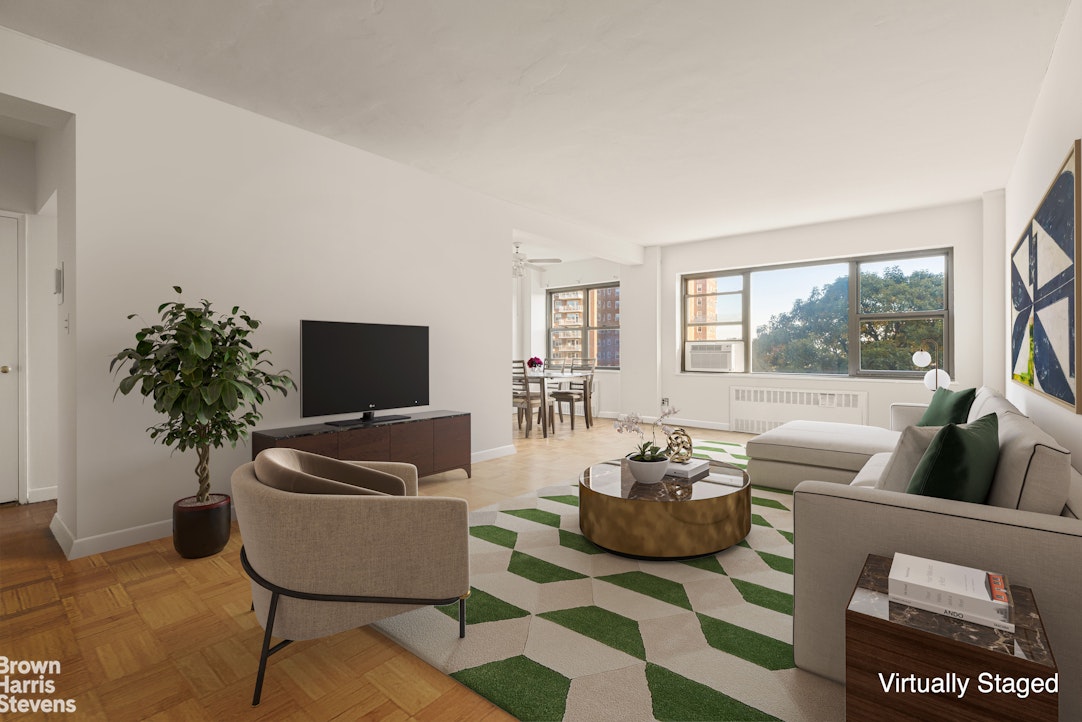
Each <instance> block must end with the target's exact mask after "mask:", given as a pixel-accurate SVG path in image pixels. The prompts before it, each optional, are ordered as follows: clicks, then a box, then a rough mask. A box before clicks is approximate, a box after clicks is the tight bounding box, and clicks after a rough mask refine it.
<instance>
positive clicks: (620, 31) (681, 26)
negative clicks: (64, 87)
mask: <svg viewBox="0 0 1082 722" xmlns="http://www.w3.org/2000/svg"><path fill="white" fill-rule="evenodd" d="M1068 4H1069V0H1024V1H1019V0H819V1H817V2H813V1H809V0H678V1H676V0H659V1H647V0H565V1H561V0H369V1H368V2H361V1H360V0H318V1H317V2H304V3H301V2H285V1H278V2H276V1H274V0H230V1H229V2H221V0H184V1H183V2H177V1H176V0H95V1H94V2H71V0H0V25H4V26H7V27H9V28H12V29H15V30H18V31H20V32H23V33H26V34H28V35H32V36H36V37H39V38H42V39H44V40H47V41H49V42H52V43H55V44H57V45H61V46H64V47H67V48H70V49H72V50H75V51H78V52H80V53H85V54H87V55H91V56H94V57H98V58H101V59H103V60H106V61H109V62H112V63H115V64H117V65H121V66H124V67H127V68H130V69H132V70H135V71H138V72H140V73H144V74H146V75H150V76H153V77H157V78H160V79H162V80H165V81H168V82H170V83H175V84H176V85H180V86H183V87H186V88H189V89H191V90H194V91H197V92H200V93H203V94H206V95H209V96H212V97H215V98H219V99H221V100H224V101H227V102H229V103H232V104H234V105H238V106H241V107H244V108H248V109H250V110H253V111H256V112H258V113H261V114H264V115H267V116H270V117H273V118H277V119H279V120H281V121H284V122H286V123H289V124H292V125H295V126H299V127H302V128H306V129H308V130H311V131H314V132H316V133H320V134H322V135H326V136H329V137H332V138H336V139H338V140H341V141H343V142H345V143H349V144H352V145H355V146H358V147H360V148H364V149H366V150H368V151H371V152H373V153H376V154H379V155H382V156H386V157H388V158H392V159H396V160H398V161H401V162H403V163H407V164H410V165H413V166H416V167H418V168H421V169H424V170H426V171H430V172H432V173H434V174H436V175H439V176H443V177H445V178H448V179H450V180H453V181H455V182H457V183H460V184H463V185H465V186H468V187H472V188H475V189H478V190H480V191H483V192H486V193H489V194H491V195H494V196H498V197H501V198H505V199H508V200H511V201H514V202H517V203H520V204H522V205H525V206H530V207H533V208H538V209H541V210H545V211H548V212H551V213H554V214H557V215H559V216H562V217H565V218H569V219H573V220H576V221H578V222H580V223H582V224H584V225H587V226H591V227H594V228H597V229H600V230H603V231H605V232H607V233H609V234H611V235H614V236H616V237H619V238H623V239H626V240H633V241H637V242H640V243H646V244H664V243H673V242H679V241H686V240H693V239H699V238H709V237H716V236H722V235H729V234H734V233H740V232H747V231H754V230H762V229H766V228H777V227H784V226H791V225H798V224H805V223H812V222H817V221H824V220H831V219H836V218H844V217H850V216H854V215H868V214H872V213H879V212H886V211H891V210H899V209H905V208H913V207H920V206H925V205H933V204H938V203H946V202H952V201H956V200H961V199H967V198H974V197H977V196H979V195H980V194H981V193H983V192H984V191H988V190H993V189H996V188H1001V187H1003V185H1004V184H1005V182H1006V180H1007V174H1008V172H1009V170H1010V167H1011V164H1012V163H1013V161H1014V158H1015V155H1016V153H1017V151H1018V148H1019V146H1020V143H1021V139H1022V135H1023V132H1024V130H1025V125H1026V122H1027V120H1028V117H1029V112H1030V110H1031V108H1032V107H1033V103H1034V100H1035V98H1036V96H1037V91H1038V88H1039V84H1040V82H1041V79H1042V77H1043V75H1044V72H1045V68H1046V66H1047V64H1048V60H1049V57H1050V55H1051V52H1052V47H1053V45H1054V43H1055V40H1056V35H1057V32H1058V30H1059V27H1060V24H1061V22H1062V20H1063V17H1064V14H1065V12H1066V8H1067V5H1068ZM526 250H527V252H528V253H531V254H533V253H535V251H534V250H533V249H529V248H528V249H526ZM565 257H566V254H565Z"/></svg>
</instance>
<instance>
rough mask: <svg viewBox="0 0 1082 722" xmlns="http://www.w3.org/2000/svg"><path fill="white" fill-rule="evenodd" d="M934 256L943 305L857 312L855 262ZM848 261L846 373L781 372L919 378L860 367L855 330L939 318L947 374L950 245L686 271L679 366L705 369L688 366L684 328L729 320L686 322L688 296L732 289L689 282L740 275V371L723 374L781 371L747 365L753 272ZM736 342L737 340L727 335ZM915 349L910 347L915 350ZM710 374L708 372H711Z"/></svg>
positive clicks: (950, 356) (950, 366)
mask: <svg viewBox="0 0 1082 722" xmlns="http://www.w3.org/2000/svg"><path fill="white" fill-rule="evenodd" d="M933 256H942V257H943V276H944V278H943V306H944V308H943V309H941V310H937V311H907V312H901V313H861V312H860V266H861V264H864V263H884V262H890V261H905V260H910V259H914V258H928V257H933ZM842 263H844V264H847V265H848V268H849V287H848V292H849V314H848V319H847V330H848V344H849V357H848V373H847V374H846V375H845V376H844V377H843V376H842V375H841V374H785V375H786V376H829V377H831V378H846V377H847V378H894V379H907V380H908V379H919V378H922V377H923V376H924V374H925V373H926V372H927V371H926V370H925V369H915V370H912V371H910V370H904V371H888V370H871V369H869V370H862V369H861V368H860V352H861V346H860V329H861V326H862V324H864V323H867V322H874V321H897V320H928V319H932V320H942V323H943V343H942V344H940V349H939V355H940V358H941V360H942V363H940V364H938V367H939V368H941V369H943V370H945V371H946V372H947V373H949V374H951V375H952V376H953V375H954V249H953V248H951V247H941V248H928V249H922V250H913V251H899V252H891V253H876V254H868V255H861V256H848V257H842V258H823V259H818V260H814V261H800V262H795V263H782V264H776V265H770V266H748V267H745V268H734V269H727V270H719V271H703V272H697V273H686V274H681V276H680V320H681V331H680V339H681V343H680V371H681V373H690V374H698V373H707V372H698V371H688V370H687V343H688V341H689V340H695V339H689V338H688V330H689V329H690V328H693V327H697V326H718V325H732V324H731V323H730V324H721V323H691V322H689V319H688V305H689V300H690V299H694V298H697V297H698V298H706V297H713V296H718V295H732V294H733V293H734V292H725V293H724V294H721V293H711V294H690V293H688V282H689V281H694V280H696V279H700V278H725V277H736V276H739V277H741V278H742V284H743V285H742V296H741V303H742V308H741V317H742V320H741V326H742V329H743V330H742V333H743V338H742V339H739V340H740V341H742V342H743V344H744V370H743V371H730V372H724V373H732V374H761V375H766V374H774V373H780V372H772V371H754V370H752V356H753V349H752V339H751V314H750V309H751V296H752V288H751V276H752V274H753V273H757V272H763V271H777V270H784V269H788V268H807V267H812V266H825V265H836V264H842ZM727 340H733V341H736V340H738V339H727ZM916 350H917V349H914V351H916ZM711 373H713V372H711Z"/></svg>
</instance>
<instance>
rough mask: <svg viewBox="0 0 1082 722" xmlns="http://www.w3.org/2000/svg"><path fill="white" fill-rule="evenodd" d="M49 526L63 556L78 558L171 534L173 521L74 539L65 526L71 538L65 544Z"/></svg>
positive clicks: (157, 522)
mask: <svg viewBox="0 0 1082 722" xmlns="http://www.w3.org/2000/svg"><path fill="white" fill-rule="evenodd" d="M59 518H60V517H58V516H54V517H53V520H54V523H55V522H56V520H58V519H59ZM61 526H63V522H61ZM49 528H50V529H52V531H53V536H55V537H56V540H57V541H58V542H59V543H60V548H61V549H63V550H64V554H65V556H67V558H68V559H78V558H80V557H88V556H90V555H91V554H101V553H102V552H108V551H112V550H113V549H121V548H123V547H130V546H132V545H133V544H142V543H143V542H148V541H154V540H155V539H161V538H162V537H167V536H172V534H173V521H172V520H171V519H169V520H167V521H156V522H154V523H152V524H143V525H142V526H135V527H132V528H131V529H120V530H118V531H112V532H108V533H106V534H96V535H94V536H88V537H84V538H82V539H74V538H73V537H72V536H71V532H70V531H68V529H67V527H63V529H64V532H65V533H66V536H67V539H70V540H71V542H70V543H68V544H67V546H65V540H64V539H61V538H60V536H59V535H58V533H57V529H56V528H54V526H53V525H52V524H50V526H49Z"/></svg>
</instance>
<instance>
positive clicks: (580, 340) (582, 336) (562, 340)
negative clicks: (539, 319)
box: [548, 284, 620, 368]
mask: <svg viewBox="0 0 1082 722" xmlns="http://www.w3.org/2000/svg"><path fill="white" fill-rule="evenodd" d="M548 309H549V318H548V330H549V350H548V357H549V358H551V359H563V360H572V359H576V358H596V359H597V367H598V368H619V367H620V285H619V284H605V285H599V286H579V287H576V288H564V289H559V290H553V291H549V292H548Z"/></svg>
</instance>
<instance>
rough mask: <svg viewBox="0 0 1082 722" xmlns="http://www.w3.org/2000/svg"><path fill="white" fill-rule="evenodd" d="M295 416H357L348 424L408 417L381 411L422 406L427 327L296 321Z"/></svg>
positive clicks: (425, 389) (424, 400) (425, 396)
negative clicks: (298, 373) (297, 396)
mask: <svg viewBox="0 0 1082 722" xmlns="http://www.w3.org/2000/svg"><path fill="white" fill-rule="evenodd" d="M300 385H301V389H300V392H301V416H329V415H331V414H351V413H356V412H361V413H362V416H360V417H359V418H356V419H347V420H342V421H331V422H328V423H330V424H333V425H335V426H354V425H358V424H367V423H372V422H378V421H392V420H397V419H408V418H409V417H408V416H401V415H386V416H379V417H377V416H375V414H374V412H376V411H381V410H383V409H402V408H407V407H410V406H425V405H427V404H428V327H427V326H397V325H392V324H382V323H347V322H341V321H301V384H300Z"/></svg>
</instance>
